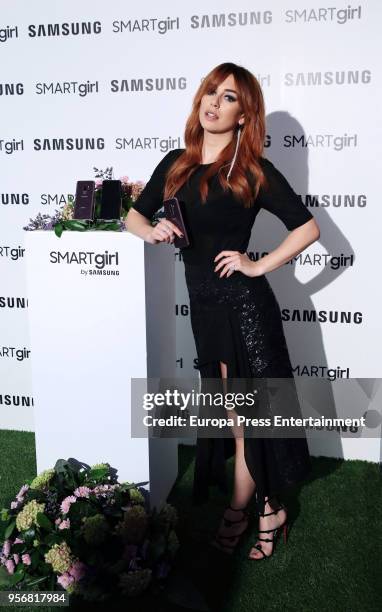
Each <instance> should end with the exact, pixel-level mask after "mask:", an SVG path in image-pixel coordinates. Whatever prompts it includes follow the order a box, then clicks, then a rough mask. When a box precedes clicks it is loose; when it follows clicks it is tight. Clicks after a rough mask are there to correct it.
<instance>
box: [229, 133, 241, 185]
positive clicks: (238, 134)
mask: <svg viewBox="0 0 382 612" xmlns="http://www.w3.org/2000/svg"><path fill="white" fill-rule="evenodd" d="M238 127H239V129H238V130H237V138H236V147H235V153H234V156H233V159H232V161H231V165H230V167H229V170H228V174H227V182H228V183H229V177H230V176H231V172H232V168H233V165H234V163H235V161H236V157H237V152H238V150H239V142H240V136H241V127H242V126H241V125H240V123H239V124H238Z"/></svg>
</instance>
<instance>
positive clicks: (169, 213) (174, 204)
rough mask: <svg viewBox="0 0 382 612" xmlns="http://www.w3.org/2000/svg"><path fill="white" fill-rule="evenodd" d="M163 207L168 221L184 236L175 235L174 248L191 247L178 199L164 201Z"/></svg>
mask: <svg viewBox="0 0 382 612" xmlns="http://www.w3.org/2000/svg"><path fill="white" fill-rule="evenodd" d="M163 207H164V213H165V216H166V219H168V221H171V222H172V223H173V224H174V225H176V226H177V228H179V229H180V231H181V232H182V234H183V236H182V237H180V236H177V235H176V234H175V237H174V242H173V244H174V246H175V247H176V248H178V249H183V248H184V247H187V246H189V245H190V240H189V237H188V234H187V229H186V225H185V223H184V218H183V214H182V211H181V207H180V203H179V201H178V198H170V199H169V200H164V202H163Z"/></svg>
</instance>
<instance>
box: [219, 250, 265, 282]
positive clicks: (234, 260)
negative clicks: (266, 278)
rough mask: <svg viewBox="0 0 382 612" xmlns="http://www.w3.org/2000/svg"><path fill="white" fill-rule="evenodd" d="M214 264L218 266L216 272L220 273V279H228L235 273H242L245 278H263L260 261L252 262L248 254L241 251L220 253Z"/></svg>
mask: <svg viewBox="0 0 382 612" xmlns="http://www.w3.org/2000/svg"><path fill="white" fill-rule="evenodd" d="M214 262H215V263H217V266H216V267H215V269H214V272H219V270H220V274H219V277H220V278H221V277H222V276H226V277H227V278H228V277H229V276H231V274H234V273H235V272H241V273H242V274H245V276H250V277H254V276H261V274H262V271H261V269H260V265H259V262H258V261H252V259H250V258H249V257H248V255H247V253H240V252H239V251H220V253H218V255H216V257H215V259H214Z"/></svg>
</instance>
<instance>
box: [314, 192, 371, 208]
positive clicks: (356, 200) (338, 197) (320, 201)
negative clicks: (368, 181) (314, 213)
mask: <svg viewBox="0 0 382 612" xmlns="http://www.w3.org/2000/svg"><path fill="white" fill-rule="evenodd" d="M304 200H305V204H306V205H307V206H308V207H309V208H317V207H319V206H321V207H322V208H329V207H330V206H332V207H333V208H365V206H366V204H367V197H366V195H365V194H358V195H355V194H354V193H344V194H341V193H339V194H331V195H329V194H324V195H321V196H318V195H310V194H306V195H305V197H304Z"/></svg>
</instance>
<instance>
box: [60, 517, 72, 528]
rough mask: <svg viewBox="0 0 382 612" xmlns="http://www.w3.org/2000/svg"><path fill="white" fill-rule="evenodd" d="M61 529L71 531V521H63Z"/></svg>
mask: <svg viewBox="0 0 382 612" xmlns="http://www.w3.org/2000/svg"><path fill="white" fill-rule="evenodd" d="M58 528H59V529H69V528H70V519H65V520H63V521H61V522H60V524H59V526H58Z"/></svg>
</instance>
